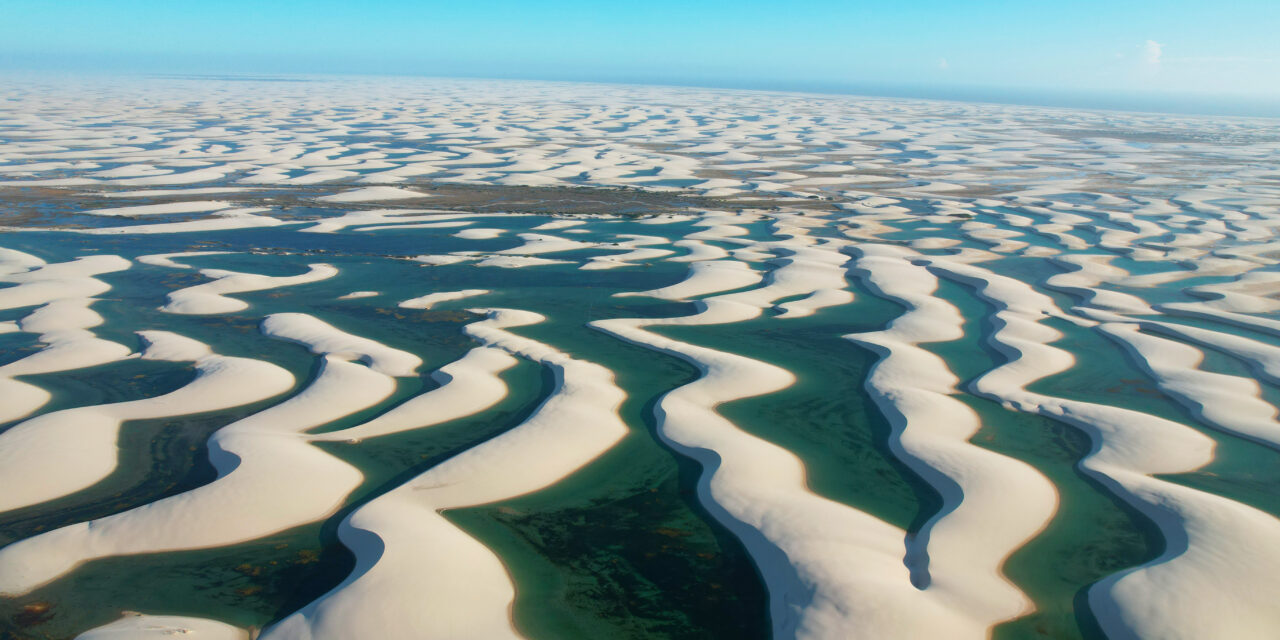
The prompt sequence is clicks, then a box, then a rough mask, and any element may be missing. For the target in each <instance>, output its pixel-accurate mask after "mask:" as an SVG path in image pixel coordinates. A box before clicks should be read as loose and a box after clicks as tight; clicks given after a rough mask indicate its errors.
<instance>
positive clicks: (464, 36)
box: [0, 0, 1280, 105]
mask: <svg viewBox="0 0 1280 640" xmlns="http://www.w3.org/2000/svg"><path fill="white" fill-rule="evenodd" d="M1278 32H1280V0H1241V1H1238V2H1232V1H1231V0H1225V1H1217V2H1206V1H1199V2H1188V1H1185V0H1165V1H1162V2H1131V1H1125V0H1114V1H1111V2H1104V1H1093V0H1086V1H1075V2H1047V1H1035V2H1032V1H1023V2H1007V1H1000V0H971V1H967V2H966V1H963V0H953V1H950V2H939V1H933V0H926V1H914V2H912V1H898V2H892V1H888V0H885V1H881V2H863V1H860V0H844V1H804V0H798V1H793V2H755V1H751V0H737V1H732V2H731V1H722V0H686V1H685V2H677V1H672V0H649V1H647V2H618V1H613V2H607V1H598V2H585V1H580V0H555V1H534V0H526V1H524V2H516V1H509V0H508V1H492V0H489V1H486V0H475V1H470V2H468V1H467V0H455V1H453V2H430V1H419V2H412V1H408V0H366V1H364V2H338V1H334V0H310V1H307V2H302V1H297V0H257V1H232V0H223V1H217V0H204V1H194V0H193V1H185V0H165V1H161V0H110V1H108V0H74V1H73V0H0V68H4V69H10V70H15V69H16V70H22V69H27V70H54V69H58V70H112V71H141V72H181V73H188V72H190V73H224V72H239V73H316V72H321V73H324V72H329V73H344V74H349V73H390V74H415V75H443V76H475V77H517V78H538V79H568V80H598V81H622V82H650V83H673V84H696V85H709V86H740V87H759V88H789V89H810V90H834V91H839V90H849V91H860V92H868V93H886V94H910V95H937V96H939V97H949V96H961V97H963V96H965V95H968V94H972V95H973V96H974V97H979V96H982V95H990V96H1000V95H1010V96H1012V95H1015V94H1018V95H1024V96H1027V95H1045V96H1057V98H1058V99H1059V101H1061V100H1067V101H1070V99H1071V98H1072V97H1073V96H1074V97H1076V98H1077V99H1078V100H1084V101H1086V102H1087V101H1088V100H1091V99H1097V100H1103V99H1105V98H1104V97H1103V96H1108V95H1109V96H1113V97H1114V96H1129V97H1131V98H1134V99H1138V100H1145V101H1147V102H1150V103H1152V104H1156V105H1158V104H1159V103H1160V101H1161V100H1166V99H1167V100H1174V99H1175V98H1176V99H1179V100H1184V101H1186V100H1191V101H1195V100H1201V101H1205V102H1206V103H1207V102H1214V101H1217V102H1221V101H1223V100H1236V101H1244V102H1257V103H1271V102H1274V103H1277V104H1280V34H1278ZM1091 96H1092V98H1091Z"/></svg>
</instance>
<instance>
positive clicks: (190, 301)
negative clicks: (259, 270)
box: [160, 263, 338, 315]
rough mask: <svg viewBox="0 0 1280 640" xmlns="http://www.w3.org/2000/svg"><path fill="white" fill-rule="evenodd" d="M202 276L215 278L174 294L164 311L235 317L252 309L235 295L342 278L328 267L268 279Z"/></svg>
mask: <svg viewBox="0 0 1280 640" xmlns="http://www.w3.org/2000/svg"><path fill="white" fill-rule="evenodd" d="M200 275H202V276H204V277H206V278H212V279H213V280H212V282H206V283H203V284H198V285H195V286H191V287H187V288H185V289H178V290H176V291H171V292H170V293H169V294H168V296H166V298H167V299H168V302H166V303H165V305H164V306H162V307H160V310H161V311H166V312H168V313H179V314H186V315H207V314H215V313H234V312H236V311H243V310H245V309H248V308H249V303H247V302H244V301H243V300H237V299H235V298H230V297H228V294H232V293H248V292H250V291H264V290H267V289H277V288H280V287H291V286H294V285H299V284H309V283H312V282H319V281H321V280H325V279H327V278H332V277H333V276H336V275H338V270H337V269H336V268H334V267H332V266H330V265H327V264H324V263H314V264H310V265H307V272H306V273H303V274H300V275H296V276H264V275H260V274H256V273H240V272H236V271H227V270H225V269H201V270H200Z"/></svg>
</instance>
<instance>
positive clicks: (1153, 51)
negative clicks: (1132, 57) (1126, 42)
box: [1142, 40, 1164, 66]
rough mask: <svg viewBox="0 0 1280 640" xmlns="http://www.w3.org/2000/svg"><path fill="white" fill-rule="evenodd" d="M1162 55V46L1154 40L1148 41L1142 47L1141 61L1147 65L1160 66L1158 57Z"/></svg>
mask: <svg viewBox="0 0 1280 640" xmlns="http://www.w3.org/2000/svg"><path fill="white" fill-rule="evenodd" d="M1163 54H1164V45H1163V44H1160V43H1159V42H1156V41H1155V40H1148V41H1147V43H1146V44H1144V45H1142V59H1143V60H1145V61H1146V63H1147V64H1149V65H1152V66H1155V65H1158V64H1160V56H1161V55H1163Z"/></svg>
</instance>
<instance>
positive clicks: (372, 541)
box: [263, 309, 627, 640]
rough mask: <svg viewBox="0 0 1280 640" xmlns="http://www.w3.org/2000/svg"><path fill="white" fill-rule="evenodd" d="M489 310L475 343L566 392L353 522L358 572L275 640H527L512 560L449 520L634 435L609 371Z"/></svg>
mask: <svg viewBox="0 0 1280 640" xmlns="http://www.w3.org/2000/svg"><path fill="white" fill-rule="evenodd" d="M475 311H478V312H483V311H486V310H480V309H478V310H475ZM487 311H488V313H490V314H491V318H492V320H491V321H487V322H479V323H473V324H470V325H467V328H466V331H467V333H468V334H469V335H471V336H473V337H474V338H476V339H477V340H480V341H481V342H482V343H483V344H485V345H486V348H493V349H501V350H503V351H506V352H508V353H511V354H513V355H518V356H521V357H525V358H529V359H531V360H534V361H536V362H539V363H541V364H543V365H544V366H547V367H549V368H551V369H552V370H553V371H554V372H555V373H556V382H557V385H556V389H555V391H554V392H553V393H552V395H551V396H550V397H549V398H547V400H546V401H545V402H544V403H543V404H542V405H541V406H540V407H539V408H538V409H537V410H536V411H535V412H534V414H533V415H532V416H530V417H529V419H528V420H526V421H525V422H523V423H522V424H520V425H519V426H517V427H515V428H514V429H512V430H510V431H507V432H505V433H503V434H502V435H499V436H497V437H495V438H493V439H491V440H488V441H486V442H484V443H482V444H479V445H477V446H475V447H474V448H472V449H469V450H467V451H465V452H463V453H461V454H459V455H458V456H456V457H454V458H451V459H449V460H447V461H445V462H443V463H441V464H440V465H438V466H436V467H434V468H432V469H430V470H429V471H427V472H425V473H423V474H422V475H420V476H418V477H417V478H414V479H413V480H411V481H409V482H408V483H406V484H404V485H402V486H400V487H397V488H396V489H394V490H392V491H391V492H389V493H387V494H385V495H383V496H381V497H379V498H377V499H375V500H373V501H371V502H370V503H368V504H366V505H365V506H363V507H361V508H359V509H357V510H356V511H355V512H354V513H352V514H351V516H349V517H348V518H347V519H346V520H345V521H344V522H343V523H342V526H341V527H340V530H339V537H340V538H341V539H342V541H343V543H344V544H346V545H347V546H348V547H349V548H351V550H352V551H353V552H354V553H355V554H356V558H357V561H356V562H357V565H356V570H355V572H354V573H353V574H352V576H351V577H350V578H348V580H347V581H346V582H344V583H343V584H342V585H339V586H338V587H337V588H336V589H334V590H333V591H330V592H329V593H328V594H326V595H325V596H324V597H322V598H320V599H319V600H317V601H315V602H313V603H311V604H310V605H307V606H306V607H304V608H303V609H302V610H301V611H299V612H298V613H296V614H294V615H292V616H290V617H288V618H286V619H285V620H284V621H282V622H281V623H279V624H278V625H276V626H275V627H272V628H271V629H269V630H267V633H265V634H264V635H263V638H264V640H265V639H272V638H315V637H334V638H337V637H352V636H353V635H362V634H369V633H374V634H375V635H377V636H378V637H380V638H396V639H399V638H404V639H409V638H424V637H425V638H435V637H439V638H446V637H458V636H459V635H466V636H472V635H475V636H478V637H485V638H510V637H520V635H519V634H518V633H517V632H516V630H515V628H514V627H513V626H512V624H511V622H510V613H509V612H510V607H511V602H512V600H513V599H514V597H515V590H514V588H513V586H512V584H511V579H510V577H509V576H508V575H507V572H506V570H505V568H504V567H503V566H502V563H501V561H500V560H499V559H498V557H497V556H496V555H494V554H493V552H491V551H489V550H488V549H486V548H485V547H484V546H483V545H481V544H480V543H479V542H478V541H476V540H474V539H472V538H470V537H469V536H467V535H466V534H465V533H463V532H462V531H461V530H460V529H457V528H456V527H454V526H453V525H452V524H450V523H449V522H448V521H447V520H445V519H444V517H443V516H441V515H440V512H441V511H442V510H445V509H450V508H459V507H465V506H473V505H479V504H485V503H490V502H494V501H496V500H501V499H504V498H510V497H514V496H518V495H522V494H525V493H529V492H531V491H536V490H538V489H541V488H543V487H546V486H549V485H551V484H553V483H555V482H557V481H559V480H560V479H562V478H564V477H565V476H567V475H569V474H571V473H573V472H574V471H576V470H578V469H579V468H581V467H582V466H583V465H585V464H587V463H588V462H590V461H591V460H593V459H595V458H596V457H598V456H600V455H601V454H603V453H604V452H605V451H607V450H608V449H609V448H611V447H612V446H613V445H614V444H615V443H616V442H617V441H618V440H620V439H621V438H622V437H623V436H624V435H625V434H626V433H627V427H626V425H625V424H623V423H622V421H621V419H620V418H619V417H618V414H617V410H618V407H619V405H621V403H622V401H623V399H624V398H625V394H624V393H623V392H622V390H621V389H619V388H618V387H617V386H615V385H614V383H613V375H612V373H610V372H609V370H607V369H605V368H603V367H601V366H599V365H596V364H592V363H589V362H585V361H582V360H577V359H574V358H570V357H569V356H567V355H566V354H564V353H561V352H558V351H556V350H555V349H552V348H551V347H548V346H546V345H544V344H541V343H538V342H535V341H533V340H529V339H527V338H521V337H518V336H515V335H514V334H511V333H508V332H507V331H505V330H503V328H504V327H509V326H518V325H524V324H530V323H534V322H540V321H542V320H543V318H542V316H539V315H538V314H535V313H530V312H526V311H515V310H509V309H495V310H487ZM477 351H478V350H477ZM472 353H476V351H473V352H472ZM446 388H447V387H442V389H446ZM426 397H427V396H423V398H426ZM444 406H445V407H448V406H450V403H449V402H446V403H445V404H444ZM446 410H447V409H446ZM423 539H430V540H432V544H430V545H424V544H422V543H421V541H422V540H423Z"/></svg>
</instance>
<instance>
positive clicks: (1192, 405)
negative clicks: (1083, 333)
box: [1099, 323, 1280, 449]
mask: <svg viewBox="0 0 1280 640" xmlns="http://www.w3.org/2000/svg"><path fill="white" fill-rule="evenodd" d="M1099 329H1100V330H1101V331H1102V332H1103V333H1104V334H1106V335H1107V337H1109V338H1112V339H1114V340H1115V341H1116V342H1117V343H1119V344H1120V345H1121V346H1123V347H1124V348H1125V349H1126V350H1127V351H1128V352H1129V353H1131V354H1133V356H1134V359H1135V360H1136V361H1138V363H1139V364H1140V365H1141V366H1142V367H1143V368H1144V369H1146V370H1147V372H1148V373H1149V374H1151V376H1152V377H1153V378H1154V379H1155V380H1156V383H1157V384H1158V385H1159V387H1160V390H1161V391H1164V392H1165V393H1166V394H1168V395H1169V396H1170V397H1171V398H1173V399H1174V400H1177V401H1178V402H1180V403H1182V404H1183V405H1184V406H1186V407H1187V409H1188V410H1189V411H1191V412H1192V413H1193V414H1195V416H1196V417H1197V418H1198V419H1199V420H1200V421H1201V422H1202V423H1204V424H1206V425H1208V426H1211V427H1214V428H1216V429H1221V430H1223V431H1226V432H1228V433H1234V434H1237V435H1240V436H1244V437H1246V438H1250V439H1252V440H1256V441H1258V442H1261V443H1264V444H1267V445H1268V446H1271V447H1273V448H1277V449H1280V422H1277V421H1276V414H1277V410H1276V407H1274V406H1273V405H1272V404H1271V403H1269V402H1267V401H1265V400H1263V399H1262V397H1261V392H1262V390H1261V388H1260V387H1259V385H1258V382H1257V381H1256V380H1253V379H1251V378H1243V377H1239V376H1232V375H1226V374H1222V373H1214V372H1211V371H1205V370H1202V369H1200V368H1199V364H1200V362H1201V360H1203V358H1204V355H1203V353H1201V351H1200V350H1199V349H1197V348H1195V347H1193V346H1191V345H1189V344H1186V343H1183V342H1179V341H1177V340H1170V339H1168V338H1163V337H1160V336H1155V335H1151V334H1149V333H1143V332H1141V331H1139V326H1138V325H1136V324H1129V323H1125V324H1115V323H1106V324H1103V325H1101V326H1100V327H1099Z"/></svg>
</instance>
